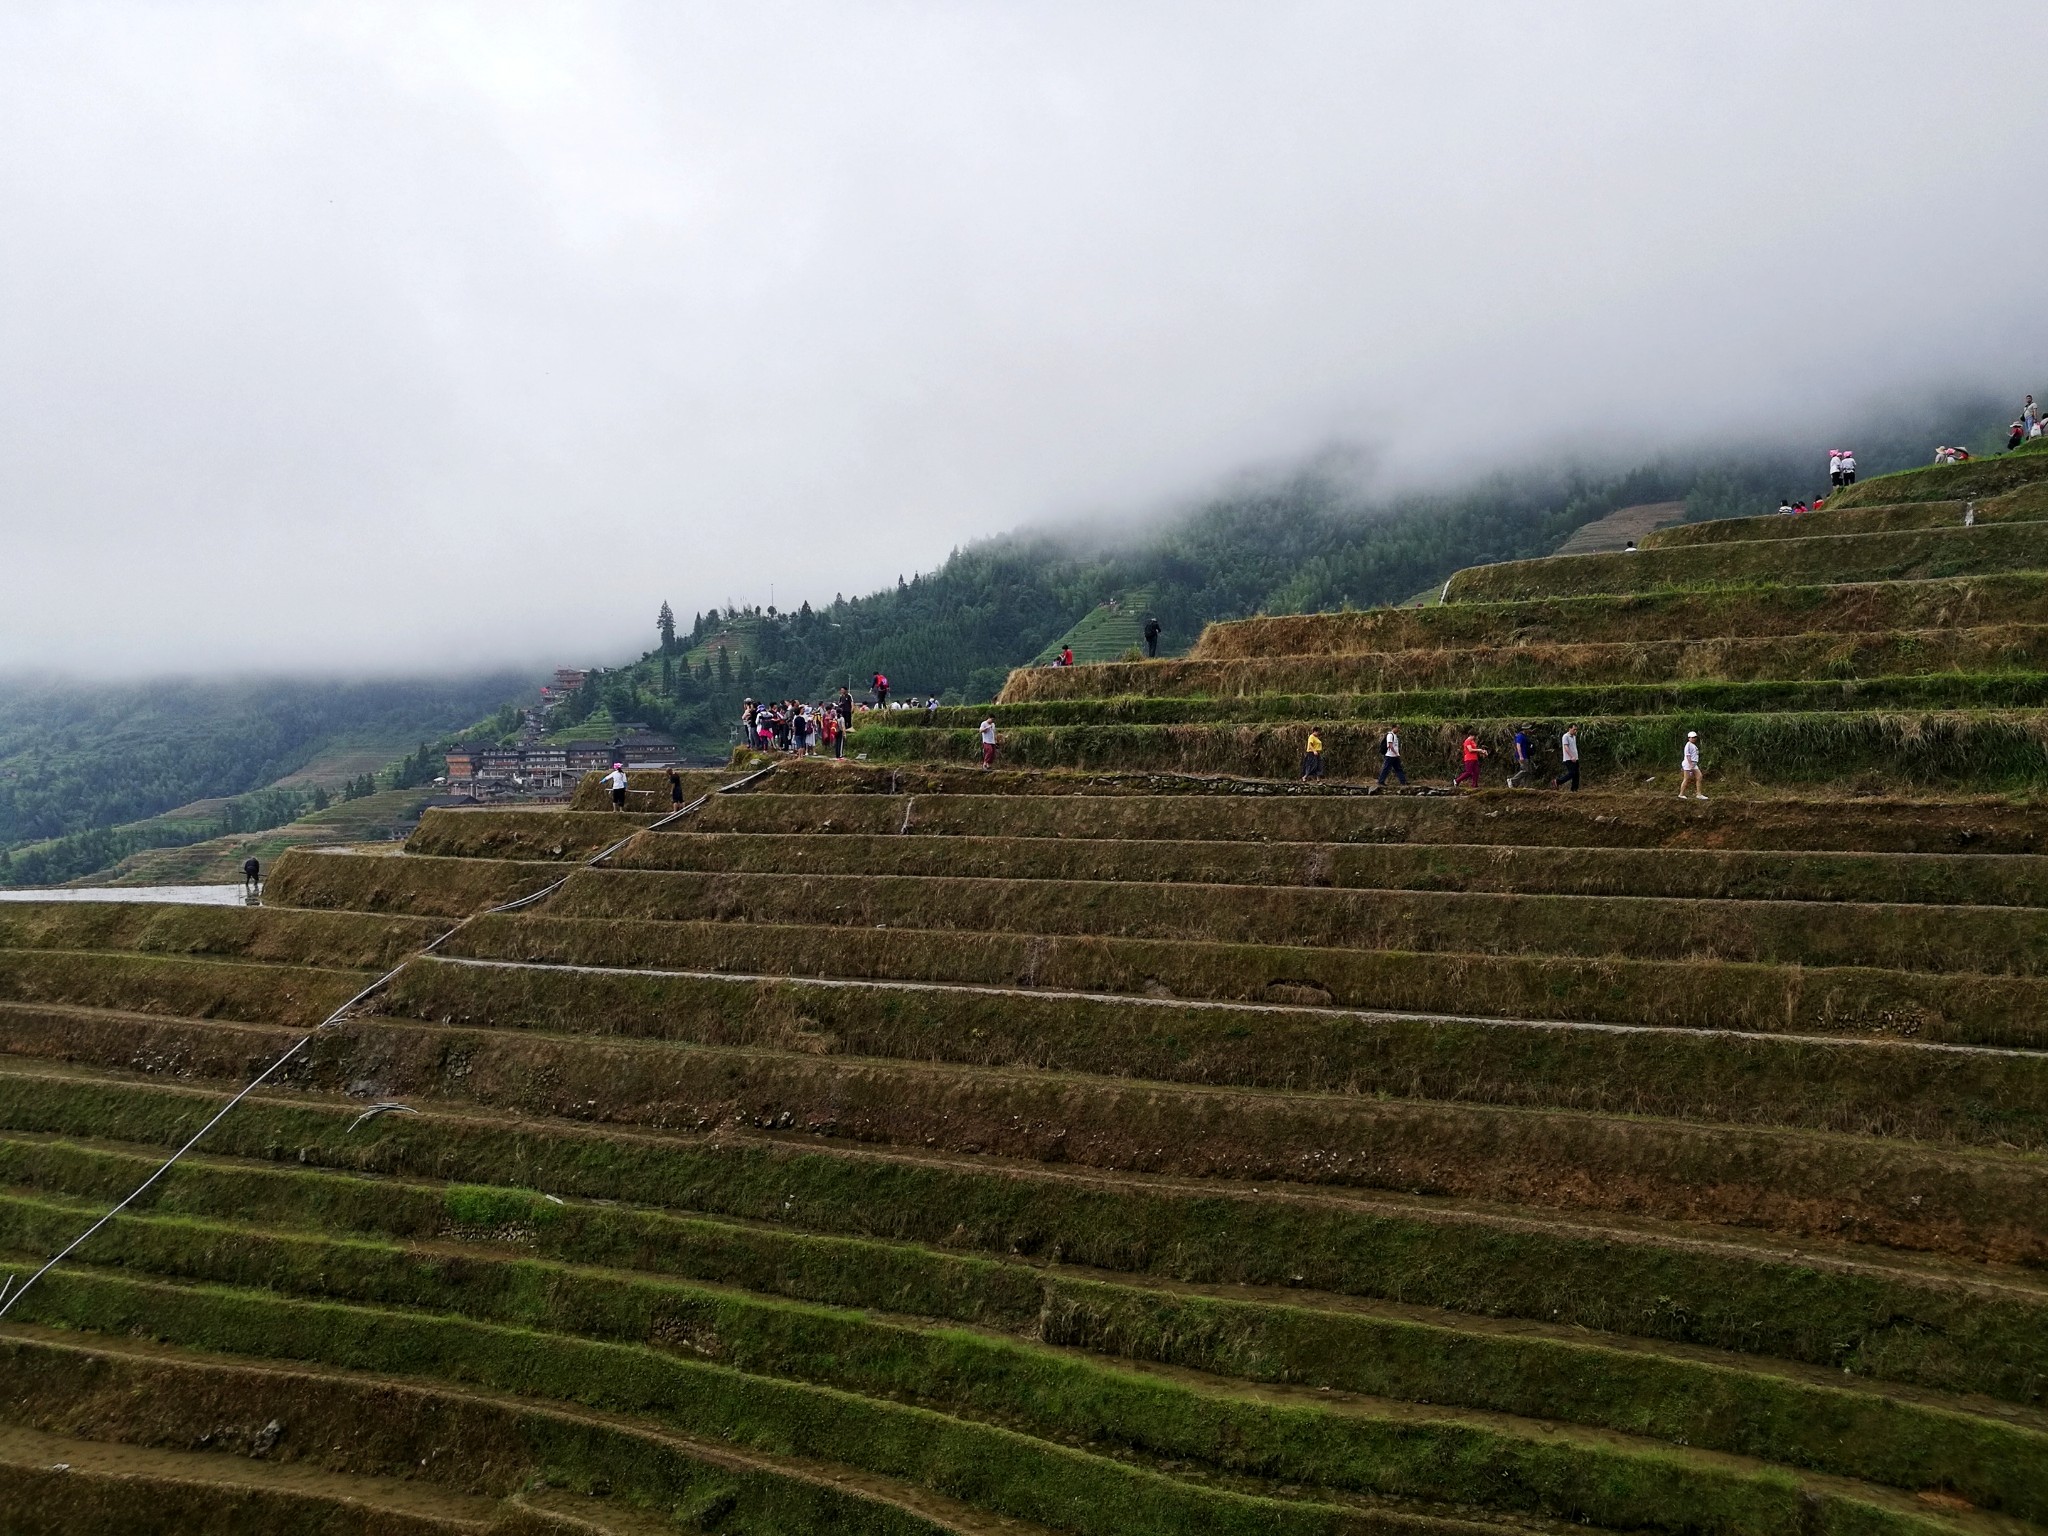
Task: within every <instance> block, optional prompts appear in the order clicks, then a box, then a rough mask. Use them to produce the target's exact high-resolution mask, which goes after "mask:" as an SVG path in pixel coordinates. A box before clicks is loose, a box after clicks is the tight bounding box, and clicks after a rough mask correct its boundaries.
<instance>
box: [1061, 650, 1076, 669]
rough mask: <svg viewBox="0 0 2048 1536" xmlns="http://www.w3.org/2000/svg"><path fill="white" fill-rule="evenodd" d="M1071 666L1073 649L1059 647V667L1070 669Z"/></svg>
mask: <svg viewBox="0 0 2048 1536" xmlns="http://www.w3.org/2000/svg"><path fill="white" fill-rule="evenodd" d="M1073 664H1074V648H1073V647H1072V646H1071V645H1063V646H1061V647H1060V665H1061V666H1063V667H1071V666H1072V665H1073Z"/></svg>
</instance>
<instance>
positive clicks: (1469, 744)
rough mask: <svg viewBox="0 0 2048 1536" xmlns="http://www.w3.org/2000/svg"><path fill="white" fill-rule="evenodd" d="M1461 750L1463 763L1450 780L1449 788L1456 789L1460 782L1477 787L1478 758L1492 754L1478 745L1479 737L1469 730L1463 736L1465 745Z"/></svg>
mask: <svg viewBox="0 0 2048 1536" xmlns="http://www.w3.org/2000/svg"><path fill="white" fill-rule="evenodd" d="M1462 750H1463V755H1464V763H1463V766H1461V767H1460V768H1459V769H1458V776H1457V777H1456V778H1455V779H1453V780H1451V788H1453V789H1456V788H1457V787H1458V786H1459V785H1460V784H1470V785H1471V786H1472V787H1473V788H1474V789H1477V788H1478V787H1479V759H1481V758H1482V757H1491V756H1492V755H1493V754H1492V753H1490V752H1488V751H1487V750H1486V748H1484V747H1482V746H1481V745H1479V738H1478V737H1477V736H1474V735H1472V734H1470V733H1469V732H1468V733H1467V734H1466V736H1465V745H1464V748H1463V749H1462Z"/></svg>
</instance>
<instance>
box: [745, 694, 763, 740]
mask: <svg viewBox="0 0 2048 1536" xmlns="http://www.w3.org/2000/svg"><path fill="white" fill-rule="evenodd" d="M760 713H761V706H760V705H758V704H756V703H755V702H754V701H753V700H752V699H748V700H747V701H746V703H744V704H742V705H741V706H740V728H741V729H742V730H743V731H745V732H746V737H747V740H749V741H752V740H753V739H754V734H755V732H754V721H755V719H756V717H758V716H759V714H760Z"/></svg>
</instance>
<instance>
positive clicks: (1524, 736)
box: [1508, 725, 1536, 789]
mask: <svg viewBox="0 0 2048 1536" xmlns="http://www.w3.org/2000/svg"><path fill="white" fill-rule="evenodd" d="M1514 750H1515V771H1514V772H1513V773H1511V774H1509V775H1508V788H1509V789H1520V788H1521V787H1522V782H1521V780H1522V775H1523V774H1525V773H1527V772H1528V771H1529V770H1530V769H1531V768H1533V767H1535V766H1536V764H1535V761H1534V760H1533V759H1532V758H1531V757H1530V756H1529V732H1528V729H1527V727H1525V726H1519V725H1518V726H1516V727H1515V749H1514Z"/></svg>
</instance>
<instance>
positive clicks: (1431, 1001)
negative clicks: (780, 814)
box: [449, 909, 2048, 1046]
mask: <svg viewBox="0 0 2048 1536" xmlns="http://www.w3.org/2000/svg"><path fill="white" fill-rule="evenodd" d="M1986 910H1996V909H1986ZM1614 947H1621V946H1620V945H1618V944H1617V945H1615V946H1614ZM449 952H451V953H455V954H460V955H465V956H469V957H471V958H475V959H487V960H517V961H535V962H539V963H544V964H565V965H595V966H605V967H630V968H636V969H646V968H653V969H668V970H692V971H699V970H701V971H722V970H729V971H738V972H743V973H745V974H749V975H770V976H774V975H790V976H840V977H848V978H858V979H867V980H880V981H895V982H947V983H957V984H961V985H975V986H1024V987H1052V988H1057V989H1061V990H1073V991H1086V992H1130V993H1140V994H1148V995H1153V996H1168V997H1178V998H1188V999H1204V1000H1209V1001H1215V1002H1233V1003H1262V1002H1280V1003H1313V1004H1317V1005H1322V1006H1334V1007H1342V1008H1387V1009H1395V1010H1399V1011H1403V1012H1417V1013H1451V1014H1464V1015H1469V1016H1480V1017H1487V1018H1539V1019H1552V1020H1558V1021H1565V1022H1575V1023H1608V1024H1648V1025H1662V1026H1666V1027H1669V1028H1674V1029H1714V1028H1726V1029H1737V1030H1753V1031H1760V1032H1765V1033H1775V1032H1792V1033H1826V1034H1840V1033H1861V1032H1868V1031H1891V1030H1897V1031H1902V1032H1905V1033H1907V1034H1908V1035H1910V1036H1917V1037H1918V1038H1921V1039H1927V1040H1936V1041H1945V1042H1951V1043H1968V1044H1979V1045H2010V1046H2035V1045H2039V1044H2040V1043H2041V1040H2042V1038H2043V1034H2042V1030H2043V1026H2042V1025H2041V1023H2040V1022H2039V1021H2038V1020H2037V1019H2036V1018H2035V1016H2034V1015H2035V1011H2036V1010H2037V1009H2039V1008H2040V1007H2041V1006H2042V1004H2043V1002H2044V1001H2048V991H2044V983H2043V982H2042V981H2040V980H2038V979H2035V978H2031V977H2011V976H1980V975H1970V974H1959V973H1954V972H1950V973H1920V972H1911V971H1899V970H1891V969H1884V968H1878V967H1867V968H1866V967H1856V966H1833V967H1826V968H1804V967H1801V966H1798V965H1780V964H1758V963H1751V962H1739V961H1730V960H1716V959H1712V958H1692V959H1668V960H1651V959H1640V958H1632V957H1631V958H1620V957H1616V956H1612V955H1599V956H1582V957H1571V956H1554V955H1542V954H1526V953H1525V954H1510V955H1496V954H1488V953H1485V952H1483V951H1472V950H1457V949H1441V950H1435V951H1422V952H1416V951H1406V950H1367V949H1327V950H1326V949H1316V948H1310V947H1303V946H1292V945H1284V944H1255V943H1217V942H1200V941H1190V940H1186V939H1165V938H1103V937H1099V936H1096V935H1092V934H1088V935H1072V936H1047V935H1044V934H1033V933H993V932H980V931H972V930H966V929H936V930H932V929H886V930H885V929H880V928H857V927H840V926H824V925H818V926H796V925H771V924H768V923H764V922H738V923H734V922H724V923H720V922H713V923H688V922H666V923H658V922H630V921H622V920H619V919H615V918H612V919H579V918H570V917H527V918H517V919H513V918H483V919H479V920H478V921H477V922H476V923H474V924H472V925H471V926H470V927H468V928H466V929H464V930H463V931H462V932H461V933H460V934H458V935H457V936H456V937H455V939H454V940H453V941H451V944H450V947H449Z"/></svg>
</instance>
